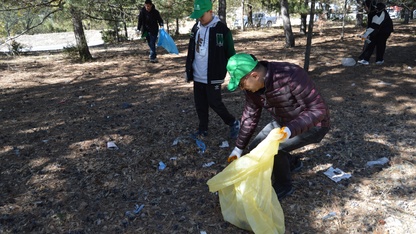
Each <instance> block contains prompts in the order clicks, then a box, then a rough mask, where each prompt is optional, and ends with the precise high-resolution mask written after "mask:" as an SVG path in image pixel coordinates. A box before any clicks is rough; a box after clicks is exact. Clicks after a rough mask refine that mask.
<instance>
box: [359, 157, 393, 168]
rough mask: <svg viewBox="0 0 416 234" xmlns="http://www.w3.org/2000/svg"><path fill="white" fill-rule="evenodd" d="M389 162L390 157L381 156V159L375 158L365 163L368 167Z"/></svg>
mask: <svg viewBox="0 0 416 234" xmlns="http://www.w3.org/2000/svg"><path fill="white" fill-rule="evenodd" d="M388 162H389V159H388V158H386V157H383V158H379V159H377V160H374V161H369V162H367V163H366V164H365V165H366V166H367V167H372V166H376V165H384V164H386V163H388Z"/></svg>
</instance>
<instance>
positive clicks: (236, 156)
mask: <svg viewBox="0 0 416 234" xmlns="http://www.w3.org/2000/svg"><path fill="white" fill-rule="evenodd" d="M242 153H243V150H242V149H240V148H238V147H237V146H236V147H234V149H233V152H231V154H230V156H228V160H227V161H228V162H229V163H230V162H232V161H234V160H236V159H239V158H240V157H241V154H242Z"/></svg>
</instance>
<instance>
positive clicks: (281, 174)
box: [249, 121, 329, 186]
mask: <svg viewBox="0 0 416 234" xmlns="http://www.w3.org/2000/svg"><path fill="white" fill-rule="evenodd" d="M281 127H282V126H280V125H279V124H278V123H277V122H276V121H272V122H270V123H269V124H267V125H266V126H265V127H264V128H263V129H262V130H261V131H260V132H259V134H257V136H256V137H255V138H254V140H253V141H252V142H251V144H250V146H249V150H252V149H254V148H255V147H256V146H257V145H258V144H259V143H260V142H261V141H263V140H264V139H265V138H266V137H267V135H268V134H269V133H270V131H272V130H273V129H274V128H281ZM328 131H329V128H327V127H313V128H311V129H310V130H309V131H307V132H304V133H302V134H300V135H297V136H295V137H292V138H290V139H287V140H286V141H285V142H283V143H280V145H279V151H278V153H277V154H276V155H275V156H274V164H273V176H274V181H275V183H277V184H279V185H280V186H290V185H291V184H292V179H291V175H290V161H291V155H290V153H289V152H290V151H292V150H295V149H299V148H301V147H303V146H306V145H309V144H313V143H319V142H321V140H322V139H323V138H324V136H325V135H326V134H327V133H328Z"/></svg>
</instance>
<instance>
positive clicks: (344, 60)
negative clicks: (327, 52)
mask: <svg viewBox="0 0 416 234" xmlns="http://www.w3.org/2000/svg"><path fill="white" fill-rule="evenodd" d="M341 64H342V66H346V67H352V66H355V64H356V62H355V59H353V58H342V60H341Z"/></svg>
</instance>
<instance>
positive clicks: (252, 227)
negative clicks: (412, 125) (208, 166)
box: [207, 128, 285, 234]
mask: <svg viewBox="0 0 416 234" xmlns="http://www.w3.org/2000/svg"><path fill="white" fill-rule="evenodd" d="M284 134H285V133H283V132H282V131H280V129H278V128H276V129H274V130H272V131H271V132H270V133H269V135H268V136H267V137H266V139H264V140H263V141H262V142H261V143H260V144H259V145H258V146H257V147H256V148H254V149H253V150H252V151H251V152H250V153H248V154H246V155H244V156H243V157H241V158H239V159H238V160H234V161H232V162H231V163H230V164H229V165H228V166H227V167H226V168H224V170H223V171H222V172H220V173H218V174H217V175H215V176H214V177H212V178H211V179H210V180H208V182H207V184H208V186H209V191H210V192H217V191H218V194H219V199H220V205H221V212H222V215H223V217H224V220H225V221H227V222H230V223H231V224H233V225H235V226H237V227H239V228H242V229H245V230H249V231H253V232H254V233H265V234H266V233H267V234H271V233H276V234H282V233H284V232H285V221H284V214H283V210H282V207H281V206H280V203H279V200H278V199H277V195H276V193H275V191H274V189H273V187H272V183H271V179H270V178H271V174H272V170H273V162H274V155H275V154H276V153H277V150H278V148H279V143H280V139H282V137H284Z"/></svg>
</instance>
